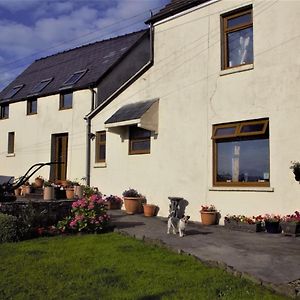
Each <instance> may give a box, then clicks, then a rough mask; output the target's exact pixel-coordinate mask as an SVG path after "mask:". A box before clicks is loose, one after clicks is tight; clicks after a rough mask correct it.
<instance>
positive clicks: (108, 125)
mask: <svg viewBox="0 0 300 300" xmlns="http://www.w3.org/2000/svg"><path fill="white" fill-rule="evenodd" d="M140 122H141V119H133V120H127V121H122V122H116V123H110V124H105V128H113V127H121V126H128V125H135V124H139V123H140Z"/></svg>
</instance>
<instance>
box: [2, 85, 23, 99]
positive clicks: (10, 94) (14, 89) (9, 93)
mask: <svg viewBox="0 0 300 300" xmlns="http://www.w3.org/2000/svg"><path fill="white" fill-rule="evenodd" d="M23 86H24V84H22V85H17V86H15V87H13V88H12V89H11V90H10V91H9V92H8V93H7V94H6V95H5V96H4V99H10V98H12V97H13V96H14V95H15V94H16V93H17V92H19V90H20V89H21V88H22V87H23Z"/></svg>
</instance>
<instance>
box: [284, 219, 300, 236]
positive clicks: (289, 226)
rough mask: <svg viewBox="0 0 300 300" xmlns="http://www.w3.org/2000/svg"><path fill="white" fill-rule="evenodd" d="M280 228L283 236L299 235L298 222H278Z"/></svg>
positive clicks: (299, 225) (299, 226)
mask: <svg viewBox="0 0 300 300" xmlns="http://www.w3.org/2000/svg"><path fill="white" fill-rule="evenodd" d="M280 226H281V228H282V233H283V234H284V235H292V236H299V235H300V222H280Z"/></svg>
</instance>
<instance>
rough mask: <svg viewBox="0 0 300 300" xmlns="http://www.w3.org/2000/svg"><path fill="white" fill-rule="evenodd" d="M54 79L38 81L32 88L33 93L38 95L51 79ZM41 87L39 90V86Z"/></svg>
mask: <svg viewBox="0 0 300 300" xmlns="http://www.w3.org/2000/svg"><path fill="white" fill-rule="evenodd" d="M52 80H53V77H51V78H47V79H43V80H41V81H40V82H39V83H37V84H36V85H35V86H34V87H33V88H32V90H31V94H32V95H37V94H39V93H40V92H41V91H42V90H43V89H44V88H45V87H46V86H47V85H48V84H49V83H50V82H51V81H52ZM38 87H39V89H38V90H37V88H38Z"/></svg>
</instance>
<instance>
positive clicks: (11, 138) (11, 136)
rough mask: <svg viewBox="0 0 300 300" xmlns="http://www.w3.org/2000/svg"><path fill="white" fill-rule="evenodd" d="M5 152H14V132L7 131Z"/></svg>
mask: <svg viewBox="0 0 300 300" xmlns="http://www.w3.org/2000/svg"><path fill="white" fill-rule="evenodd" d="M7 153H8V154H13V153H15V133H14V132H9V133H8V147H7Z"/></svg>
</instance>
